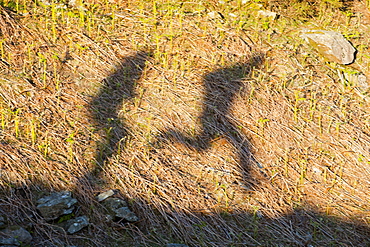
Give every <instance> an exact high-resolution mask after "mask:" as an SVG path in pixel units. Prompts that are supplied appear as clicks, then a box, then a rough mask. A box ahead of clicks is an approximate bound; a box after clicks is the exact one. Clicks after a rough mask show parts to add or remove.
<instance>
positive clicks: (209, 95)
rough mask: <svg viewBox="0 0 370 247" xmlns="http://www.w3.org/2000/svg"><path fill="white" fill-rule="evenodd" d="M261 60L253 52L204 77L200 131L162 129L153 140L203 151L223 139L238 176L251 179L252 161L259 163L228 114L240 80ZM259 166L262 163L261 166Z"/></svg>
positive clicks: (238, 88)
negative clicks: (232, 150) (229, 147)
mask: <svg viewBox="0 0 370 247" xmlns="http://www.w3.org/2000/svg"><path fill="white" fill-rule="evenodd" d="M263 60H264V55H263V54H261V53H258V54H255V55H254V56H253V57H251V58H250V59H248V60H247V61H246V62H242V63H236V64H234V65H232V66H229V67H223V68H219V69H217V70H215V71H212V72H210V73H208V74H206V75H205V76H204V77H203V85H204V89H203V90H204V93H203V99H202V102H203V104H202V112H201V114H200V116H199V122H200V127H201V128H200V131H199V132H198V133H197V134H196V136H189V135H186V134H184V133H183V132H181V131H179V130H175V129H167V130H165V131H163V132H161V133H160V134H159V135H158V137H157V138H156V140H155V142H154V143H153V145H154V146H160V143H163V142H166V141H175V142H180V143H182V144H184V145H186V146H187V147H189V148H192V149H195V150H196V151H198V152H205V151H207V150H208V149H209V148H210V147H211V144H212V142H213V141H214V140H216V139H218V138H226V139H227V140H228V141H229V142H230V143H231V144H232V145H233V146H234V148H235V150H236V152H237V153H236V155H237V157H238V164H239V166H240V167H239V168H240V171H241V173H242V174H241V175H242V176H243V178H244V179H245V182H246V181H248V183H250V182H251V179H252V178H251V177H250V173H249V169H250V166H251V165H252V164H255V165H258V166H260V164H259V163H258V162H257V161H256V160H255V159H254V157H253V155H252V153H251V151H250V147H249V146H250V145H249V143H248V139H247V138H246V137H245V136H244V135H243V134H242V132H241V130H240V128H238V127H237V124H236V123H235V120H233V117H232V116H231V107H232V105H233V102H234V100H235V97H236V96H237V95H238V92H241V91H242V90H243V89H244V88H245V84H244V83H245V82H244V81H243V79H244V78H245V77H246V76H248V74H250V73H251V71H252V70H253V69H254V68H256V67H259V66H260V65H261V64H262V62H263ZM260 168H261V166H260Z"/></svg>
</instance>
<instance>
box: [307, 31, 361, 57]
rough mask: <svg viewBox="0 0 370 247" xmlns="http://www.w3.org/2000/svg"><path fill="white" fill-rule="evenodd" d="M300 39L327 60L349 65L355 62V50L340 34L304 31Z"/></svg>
mask: <svg viewBox="0 0 370 247" xmlns="http://www.w3.org/2000/svg"><path fill="white" fill-rule="evenodd" d="M301 37H302V38H303V39H305V40H306V41H307V42H309V43H310V44H311V45H312V46H313V47H315V48H316V49H317V51H318V52H319V53H320V54H321V55H322V56H324V57H325V58H327V59H329V60H332V61H334V62H337V63H339V64H350V63H353V61H354V60H355V52H356V49H355V48H354V47H353V46H352V45H351V44H350V43H349V42H348V41H347V40H346V39H345V38H344V37H343V35H342V34H340V33H337V32H333V31H326V30H307V29H305V30H302V35H301Z"/></svg>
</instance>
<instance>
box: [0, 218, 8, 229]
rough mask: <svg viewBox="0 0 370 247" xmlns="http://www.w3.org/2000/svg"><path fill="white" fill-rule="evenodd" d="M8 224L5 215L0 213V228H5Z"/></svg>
mask: <svg viewBox="0 0 370 247" xmlns="http://www.w3.org/2000/svg"><path fill="white" fill-rule="evenodd" d="M6 224H7V221H6V218H5V217H4V216H3V215H0V229H2V228H5V227H6Z"/></svg>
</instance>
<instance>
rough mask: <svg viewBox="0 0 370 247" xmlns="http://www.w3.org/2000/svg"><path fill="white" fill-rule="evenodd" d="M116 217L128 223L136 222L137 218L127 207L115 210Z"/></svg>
mask: <svg viewBox="0 0 370 247" xmlns="http://www.w3.org/2000/svg"><path fill="white" fill-rule="evenodd" d="M115 212H116V217H118V218H122V219H125V220H127V221H129V222H135V221H138V220H139V218H138V217H137V216H136V214H135V213H134V212H132V211H131V210H130V209H129V208H128V207H121V208H118V209H116V211H115Z"/></svg>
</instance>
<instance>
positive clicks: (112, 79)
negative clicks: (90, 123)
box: [90, 52, 148, 177]
mask: <svg viewBox="0 0 370 247" xmlns="http://www.w3.org/2000/svg"><path fill="white" fill-rule="evenodd" d="M147 57H148V54H146V53H144V52H137V53H135V54H134V55H131V56H128V57H125V58H124V59H123V60H122V62H121V63H120V64H118V66H117V70H116V71H115V72H114V73H112V74H111V75H110V76H109V77H107V78H105V79H104V80H103V82H102V85H101V87H100V89H99V92H98V93H97V95H96V96H95V97H94V98H93V99H92V101H91V102H90V111H91V116H92V118H93V120H94V123H95V128H96V129H97V130H98V131H100V132H102V135H101V136H102V138H101V140H100V143H98V145H97V146H98V147H97V152H96V155H95V162H96V166H95V168H94V169H93V171H92V172H91V174H93V175H94V176H95V177H98V176H99V173H100V171H101V170H102V169H103V167H104V164H105V163H106V162H108V159H109V158H110V157H112V156H113V155H114V154H115V153H119V151H120V150H121V149H123V148H124V147H125V144H126V140H127V137H128V135H129V132H130V131H129V130H128V127H127V126H126V125H125V123H124V122H123V121H121V117H120V116H119V111H120V110H121V109H122V105H123V103H124V102H126V101H132V100H133V98H135V96H136V93H135V87H136V84H137V81H138V80H139V79H140V77H141V75H142V71H143V69H144V65H145V62H146V60H147Z"/></svg>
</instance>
